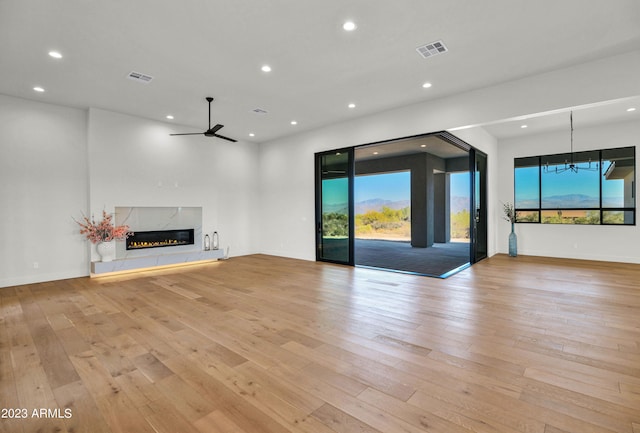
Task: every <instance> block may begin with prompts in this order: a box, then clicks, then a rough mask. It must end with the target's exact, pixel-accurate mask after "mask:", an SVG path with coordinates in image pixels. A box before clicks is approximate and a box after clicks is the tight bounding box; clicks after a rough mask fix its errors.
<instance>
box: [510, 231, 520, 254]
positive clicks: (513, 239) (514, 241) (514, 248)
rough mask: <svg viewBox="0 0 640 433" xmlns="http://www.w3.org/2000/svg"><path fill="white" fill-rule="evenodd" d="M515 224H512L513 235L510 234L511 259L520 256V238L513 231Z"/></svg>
mask: <svg viewBox="0 0 640 433" xmlns="http://www.w3.org/2000/svg"><path fill="white" fill-rule="evenodd" d="M513 228H514V227H513V223H511V233H509V255H510V256H511V257H517V256H518V236H516V232H514V231H513Z"/></svg>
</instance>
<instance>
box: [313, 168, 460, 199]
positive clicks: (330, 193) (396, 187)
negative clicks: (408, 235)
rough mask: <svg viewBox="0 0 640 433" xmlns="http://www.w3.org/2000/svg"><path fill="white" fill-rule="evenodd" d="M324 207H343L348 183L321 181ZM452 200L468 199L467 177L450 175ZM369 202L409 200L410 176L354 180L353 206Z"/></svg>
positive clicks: (407, 173) (403, 173)
mask: <svg viewBox="0 0 640 433" xmlns="http://www.w3.org/2000/svg"><path fill="white" fill-rule="evenodd" d="M323 195H324V197H323V201H324V203H325V204H343V203H346V202H347V200H348V197H347V179H346V178H342V179H330V180H324V181H323ZM451 196H452V197H469V174H468V173H452V174H451ZM372 199H383V200H390V201H401V200H410V199H411V172H410V171H398V172H393V173H383V174H373V175H362V176H357V177H356V178H355V202H356V203H358V202H361V201H365V200H372Z"/></svg>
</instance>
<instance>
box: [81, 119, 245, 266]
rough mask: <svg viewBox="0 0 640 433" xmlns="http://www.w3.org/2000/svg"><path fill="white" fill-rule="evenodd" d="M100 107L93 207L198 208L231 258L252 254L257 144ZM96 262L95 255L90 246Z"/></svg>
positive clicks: (93, 124) (92, 124) (92, 123)
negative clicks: (182, 133)
mask: <svg viewBox="0 0 640 433" xmlns="http://www.w3.org/2000/svg"><path fill="white" fill-rule="evenodd" d="M174 132H199V131H191V130H189V129H188V128H180V127H179V126H175V125H171V124H168V123H163V122H156V121H153V120H147V119H141V118H138V117H133V116H129V115H125V114H119V113H114V112H109V111H104V110H100V109H95V108H92V109H90V110H89V142H88V148H89V173H90V208H91V212H92V213H93V214H95V215H96V216H97V215H100V213H101V212H102V209H106V210H107V212H114V210H115V207H116V206H132V207H136V206H196V207H202V219H203V225H202V228H203V232H204V233H212V232H213V231H214V230H215V231H217V232H218V233H219V236H220V244H221V247H224V248H226V247H227V246H228V247H230V254H231V255H244V254H250V253H254V252H255V251H256V249H255V248H256V243H255V236H254V233H253V228H254V227H255V225H254V224H253V218H254V217H255V215H256V214H257V205H256V190H257V167H258V147H257V145H255V144H251V143H246V142H238V143H231V142H227V141H224V140H219V139H215V138H208V137H204V136H186V137H175V136H174V137H170V136H169V134H170V133H174ZM92 255H93V257H94V259H96V258H97V256H96V255H95V251H92Z"/></svg>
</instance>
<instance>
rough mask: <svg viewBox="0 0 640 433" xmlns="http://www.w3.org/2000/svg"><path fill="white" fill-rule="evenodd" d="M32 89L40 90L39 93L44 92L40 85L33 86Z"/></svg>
mask: <svg viewBox="0 0 640 433" xmlns="http://www.w3.org/2000/svg"><path fill="white" fill-rule="evenodd" d="M33 90H35V91H36V92H40V93H42V92H44V89H43V88H42V87H40V86H36V87H34V88H33Z"/></svg>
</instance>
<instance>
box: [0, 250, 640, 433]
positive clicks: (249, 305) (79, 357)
mask: <svg viewBox="0 0 640 433" xmlns="http://www.w3.org/2000/svg"><path fill="white" fill-rule="evenodd" d="M638 281H640V265H633V264H619V263H603V262H593V261H579V260H562V259H550V258H541V257H527V256H520V257H517V258H512V257H508V256H505V255H497V256H494V257H492V258H490V259H487V260H484V261H482V262H480V263H478V264H476V265H474V266H473V267H471V268H469V269H466V270H463V271H461V272H459V273H458V274H456V275H454V276H452V277H450V278H448V279H446V280H441V279H431V278H425V277H418V276H415V275H409V274H399V273H389V272H382V271H376V270H372V269H366V268H351V267H345V266H338V265H331V264H323V263H316V262H308V261H300V260H294V259H287V258H278V257H272V256H265V255H253V256H246V257H235V258H233V259H231V260H227V261H224V262H218V263H211V264H204V265H196V266H190V267H188V268H183V269H174V270H162V271H145V272H141V273H138V274H129V275H126V276H115V277H106V278H97V279H89V278H78V279H71V280H63V281H54V282H46V283H39V284H29V285H24V286H16V287H7V288H2V289H0V379H1V380H0V405H1V406H2V408H25V409H27V411H28V414H29V416H28V417H27V418H26V419H9V418H4V419H3V418H0V432H11V433H13V432H31V431H43V432H48V431H51V432H53V431H56V432H58V431H59V432H74V433H81V432H100V433H113V432H127V433H129V432H132V431H135V432H142V433H145V432H148V433H158V432H174V431H197V432H200V433H218V432H225V433H287V432H289V433H298V432H300V433H331V432H385V433H396V432H403V433H407V432H408V433H420V432H447V433H464V432H467V433H470V432H502V433H578V432H580V433H582V432H601V433H607V432H609V433H610V432H616V433H640V285H639V284H638ZM0 409H1V408H0ZM41 409H44V410H45V412H43V413H48V414H49V415H52V416H48V417H47V416H45V417H39V416H36V415H35V414H39V413H40V412H39V411H40V410H41ZM66 409H67V410H69V411H70V413H71V414H72V416H71V417H69V418H66V417H60V416H53V415H56V414H60V413H62V414H64V413H65V412H64V411H65V410H66ZM34 410H36V412H34ZM47 411H48V412H47Z"/></svg>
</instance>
